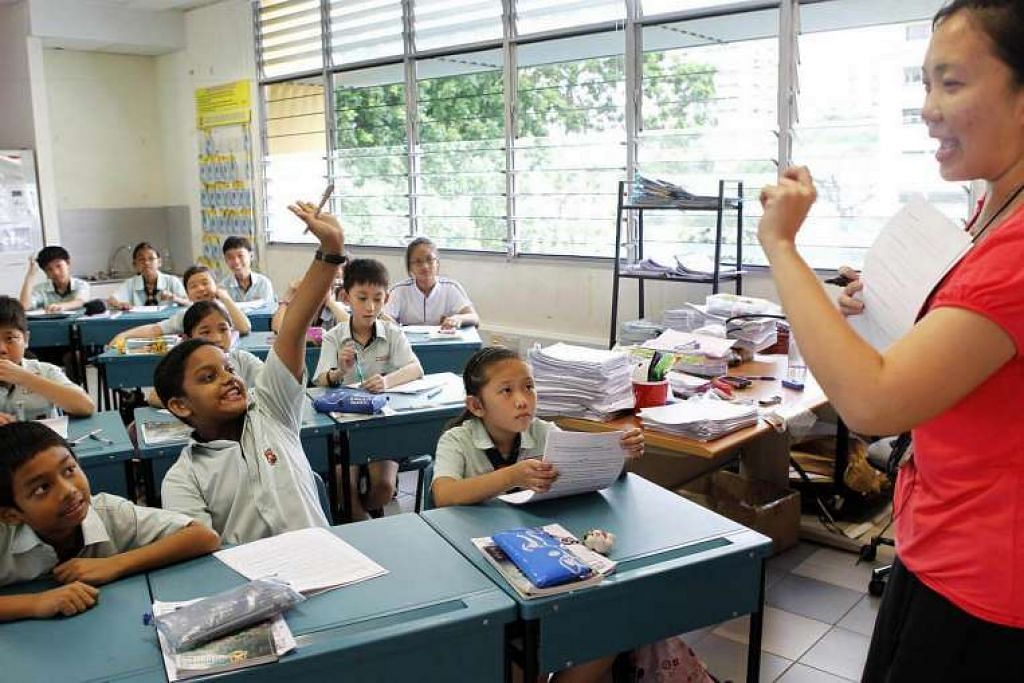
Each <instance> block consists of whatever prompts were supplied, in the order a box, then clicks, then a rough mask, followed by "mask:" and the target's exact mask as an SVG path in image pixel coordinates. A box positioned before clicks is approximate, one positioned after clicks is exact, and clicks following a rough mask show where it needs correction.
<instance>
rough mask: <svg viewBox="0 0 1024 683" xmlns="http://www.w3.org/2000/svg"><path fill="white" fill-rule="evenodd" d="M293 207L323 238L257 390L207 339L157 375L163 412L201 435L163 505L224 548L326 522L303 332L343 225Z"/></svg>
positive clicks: (168, 485) (339, 247) (186, 348)
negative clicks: (309, 419) (308, 442)
mask: <svg viewBox="0 0 1024 683" xmlns="http://www.w3.org/2000/svg"><path fill="white" fill-rule="evenodd" d="M289 208H290V209H291V211H292V212H293V213H294V214H295V215H296V216H298V217H299V218H300V219H302V220H303V221H304V222H305V223H306V225H307V226H308V228H309V230H310V231H311V232H312V233H313V234H314V235H315V236H316V237H317V238H318V239H319V240H320V249H318V250H317V252H316V255H315V257H314V260H313V262H312V263H311V264H310V266H309V269H308V270H307V271H306V274H305V276H304V278H303V280H302V284H301V286H300V287H299V288H298V290H297V291H296V293H295V296H294V298H293V299H292V301H291V305H290V306H289V307H288V312H287V313H286V314H285V317H284V320H283V321H282V323H281V329H280V331H279V332H278V335H277V339H276V340H275V341H274V348H273V349H271V351H270V354H269V355H268V356H267V361H266V365H265V366H264V369H263V372H262V373H261V374H260V376H259V378H258V379H257V380H256V387H255V391H254V392H248V391H247V387H246V386H245V382H244V381H243V380H242V379H241V377H239V376H238V374H237V373H236V372H235V368H234V367H233V366H232V364H231V361H230V359H229V358H228V357H227V356H226V355H225V354H224V352H223V351H222V350H221V349H220V348H219V347H218V346H216V345H215V344H213V343H212V342H208V341H205V340H202V339H190V340H188V341H186V342H182V343H181V344H178V345H177V346H175V347H174V348H173V349H172V350H171V351H170V352H169V353H168V354H167V355H166V356H164V358H163V360H161V362H160V364H159V365H158V366H157V368H156V373H155V376H154V384H155V386H156V392H157V394H158V395H159V397H160V400H161V401H162V402H163V404H164V405H165V406H166V407H167V409H168V410H170V411H171V412H172V413H174V415H176V416H177V417H178V419H180V420H182V421H183V422H185V423H186V424H189V425H191V426H192V427H193V428H194V429H195V431H194V432H193V433H192V438H191V439H190V441H189V443H188V444H187V445H186V446H185V447H184V448H183V449H182V451H181V455H180V456H179V457H178V460H177V462H175V464H174V465H173V466H172V467H171V469H170V471H168V473H167V476H166V477H165V478H164V483H163V487H162V494H163V505H164V507H165V508H167V509H170V510H175V511H178V512H182V513H184V514H187V515H189V516H191V517H193V518H194V519H198V520H200V521H201V522H204V523H206V524H209V525H210V526H211V527H212V528H213V529H215V530H217V531H218V532H219V533H221V534H222V535H223V538H224V541H225V542H226V543H246V542H248V541H254V540H256V539H260V538H265V537H267V536H273V535H275V534H279V533H282V532H285V531H292V530H295V529H303V528H306V527H310V526H327V524H328V521H327V519H326V518H325V517H324V513H323V511H322V509H321V507H320V502H319V498H318V495H317V489H316V484H315V481H314V475H313V471H312V469H311V468H310V466H309V461H308V460H307V459H306V455H305V453H304V452H303V450H302V444H301V442H300V441H299V428H300V427H301V424H302V406H303V401H304V392H305V386H306V376H305V374H306V364H305V354H306V328H308V327H309V324H310V321H311V320H312V319H313V315H314V314H315V313H316V312H317V310H319V307H320V302H321V301H322V300H323V298H324V294H325V293H326V292H327V289H328V288H329V287H330V286H331V283H332V282H333V281H334V277H335V273H336V272H337V270H338V264H340V263H341V261H342V260H343V257H342V253H343V252H344V248H345V238H344V234H343V232H342V229H341V226H340V225H339V224H338V221H337V220H335V219H334V218H333V217H332V216H329V215H326V214H319V215H318V214H317V213H316V206H315V205H313V204H308V203H305V202H299V203H297V204H294V205H293V206H291V207H289ZM250 399H251V400H250ZM186 511H187V512H186Z"/></svg>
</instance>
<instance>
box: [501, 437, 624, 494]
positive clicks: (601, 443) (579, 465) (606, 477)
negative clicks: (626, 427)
mask: <svg viewBox="0 0 1024 683" xmlns="http://www.w3.org/2000/svg"><path fill="white" fill-rule="evenodd" d="M623 433H624V432H603V433H600V434H588V433H586V432H550V433H549V434H548V439H547V444H546V446H545V447H544V462H546V463H550V464H552V465H554V466H555V469H556V470H557V471H558V478H557V479H555V482H554V483H553V484H552V485H551V488H550V489H548V490H547V491H546V492H544V493H537V492H536V491H517V492H516V493H507V494H505V495H503V496H500V498H501V499H502V500H503V501H505V502H506V503H512V504H513V505H521V504H523V503H534V502H537V501H539V500H547V499H548V498H561V497H562V496H571V495H573V494H575V493H588V492H590V491H599V490H601V489H603V488H606V487H608V486H610V485H611V484H612V482H614V481H615V479H616V478H617V477H618V476H619V474H620V473H621V472H622V466H623V465H624V464H625V460H626V456H625V453H624V452H623V450H622V446H621V445H620V444H619V441H620V440H621V439H622V435H623Z"/></svg>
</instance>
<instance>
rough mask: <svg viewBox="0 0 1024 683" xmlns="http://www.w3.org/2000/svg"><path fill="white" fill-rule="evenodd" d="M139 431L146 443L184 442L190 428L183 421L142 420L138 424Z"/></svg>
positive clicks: (186, 439) (189, 432) (190, 432)
mask: <svg viewBox="0 0 1024 683" xmlns="http://www.w3.org/2000/svg"><path fill="white" fill-rule="evenodd" d="M139 433H140V434H141V435H142V440H143V441H144V442H145V443H147V444H159V443H178V442H180V443H184V442H186V441H188V437H189V435H190V434H192V428H191V427H189V426H188V425H187V424H185V423H184V422H178V421H177V420H175V421H173V422H161V421H159V420H154V421H150V422H143V423H142V424H141V425H140V426H139Z"/></svg>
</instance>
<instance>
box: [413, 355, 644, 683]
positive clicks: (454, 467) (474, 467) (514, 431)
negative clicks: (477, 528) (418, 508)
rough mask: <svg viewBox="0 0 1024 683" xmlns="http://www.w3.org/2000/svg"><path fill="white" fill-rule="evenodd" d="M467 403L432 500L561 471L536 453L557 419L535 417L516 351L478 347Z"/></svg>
mask: <svg viewBox="0 0 1024 683" xmlns="http://www.w3.org/2000/svg"><path fill="white" fill-rule="evenodd" d="M462 381H463V384H464V385H465V389H466V409H465V410H464V411H463V413H462V415H460V416H459V417H457V418H455V420H453V422H452V424H451V426H449V428H448V430H447V431H445V432H444V434H442V435H441V438H440V440H438V442H437V457H436V459H435V462H434V483H433V485H432V486H431V492H432V494H433V496H434V504H435V505H437V506H438V507H445V506H448V505H473V504H474V503H481V502H483V501H485V500H489V499H491V498H494V497H495V496H498V495H500V494H502V493H505V492H507V491H508V490H509V489H512V488H528V489H531V490H533V491H537V492H544V491H547V490H548V489H549V488H551V484H552V482H554V481H555V479H556V478H557V477H558V472H557V471H556V470H555V469H554V467H553V466H552V465H549V464H547V463H544V462H542V461H541V460H540V458H542V457H543V455H544V446H545V444H546V443H547V436H548V433H550V432H551V431H553V430H554V431H557V430H558V427H557V426H556V425H554V424H552V423H550V422H545V421H543V420H540V419H538V418H537V417H535V415H534V413H535V412H536V410H537V393H536V391H535V390H534V386H533V373H532V371H531V370H530V366H529V365H528V364H527V363H525V362H524V361H523V360H522V359H521V358H520V357H519V354H517V353H516V352H515V351H512V350H511V349H506V348H503V347H499V346H488V347H485V348H483V349H480V350H479V351H477V352H476V353H475V354H473V356H472V357H471V358H470V359H469V361H468V362H467V363H466V369H465V371H463V373H462ZM621 444H622V450H623V451H624V453H625V455H626V457H627V458H630V459H633V458H638V457H640V456H641V455H643V452H644V434H643V431H641V430H640V429H632V430H630V431H628V432H626V433H625V434H624V435H623V437H622V440H621ZM614 660H615V657H614V656H609V657H605V658H602V659H596V660H593V661H590V662H585V663H583V664H579V665H577V666H574V667H571V668H569V669H565V670H563V671H559V672H558V673H557V674H555V678H554V680H556V681H559V682H560V683H566V682H568V681H599V680H601V679H602V677H603V676H604V675H605V674H606V673H607V672H608V671H610V670H611V667H612V663H613V662H614Z"/></svg>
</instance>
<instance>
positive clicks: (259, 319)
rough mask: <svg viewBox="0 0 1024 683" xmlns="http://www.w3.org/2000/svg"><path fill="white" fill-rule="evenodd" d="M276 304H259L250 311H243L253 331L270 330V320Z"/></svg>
mask: <svg viewBox="0 0 1024 683" xmlns="http://www.w3.org/2000/svg"><path fill="white" fill-rule="evenodd" d="M275 311H277V306H261V307H260V308H256V309H253V310H251V311H243V313H245V315H246V317H248V318H249V324H250V325H252V331H253V332H270V321H271V320H273V318H274V312H275Z"/></svg>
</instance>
